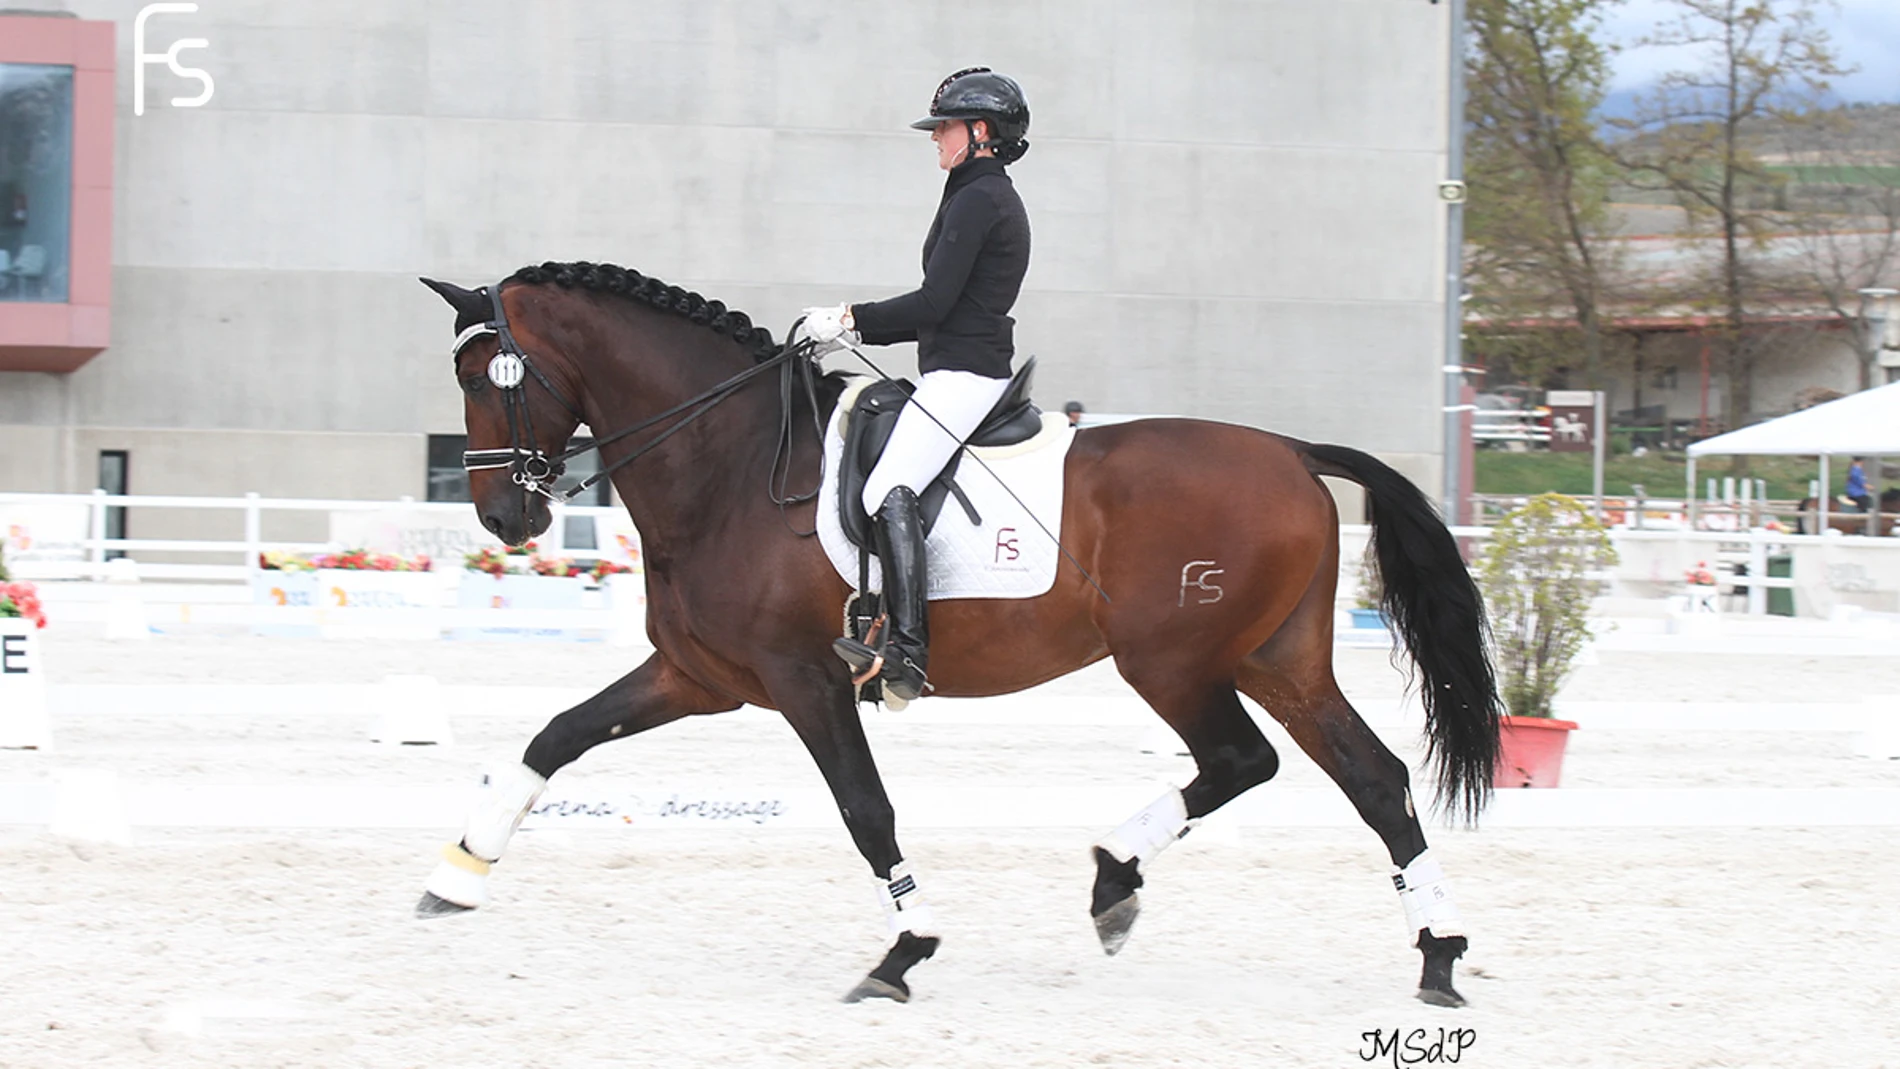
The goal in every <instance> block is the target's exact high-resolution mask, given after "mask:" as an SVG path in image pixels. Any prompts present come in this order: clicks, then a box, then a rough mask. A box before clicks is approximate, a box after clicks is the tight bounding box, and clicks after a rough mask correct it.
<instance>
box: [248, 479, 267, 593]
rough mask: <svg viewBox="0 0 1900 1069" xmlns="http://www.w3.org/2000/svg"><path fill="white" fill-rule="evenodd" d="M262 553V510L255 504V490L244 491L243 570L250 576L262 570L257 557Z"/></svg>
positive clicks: (254, 575) (253, 576)
mask: <svg viewBox="0 0 1900 1069" xmlns="http://www.w3.org/2000/svg"><path fill="white" fill-rule="evenodd" d="M263 553H264V512H263V510H262V509H260V508H258V506H257V491H255V490H247V491H245V492H244V571H245V572H246V573H247V574H248V575H250V576H251V577H252V578H256V576H257V573H258V572H259V571H260V570H262V568H263V565H262V564H260V563H259V562H258V558H259V557H261V556H263Z"/></svg>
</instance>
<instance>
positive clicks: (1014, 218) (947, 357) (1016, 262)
mask: <svg viewBox="0 0 1900 1069" xmlns="http://www.w3.org/2000/svg"><path fill="white" fill-rule="evenodd" d="M1028 271H1029V213H1028V212H1026V211H1024V210H1023V201H1022V198H1021V197H1019V196H1017V195H1016V186H1015V184H1014V183H1013V182H1011V181H1010V180H1009V173H1008V172H1007V171H1006V170H1004V167H1003V163H1002V161H1001V160H998V159H995V158H993V157H989V156H979V157H977V158H975V159H973V160H969V161H968V162H965V163H963V164H960V165H958V166H957V167H955V168H952V169H951V171H950V176H949V178H948V179H946V180H945V181H944V184H943V200H942V202H941V203H940V204H939V205H938V207H937V218H936V219H935V220H934V221H933V222H932V223H931V224H930V234H929V236H928V237H926V238H925V239H924V282H923V285H921V286H919V287H918V288H917V289H915V290H912V291H911V292H909V293H906V294H903V295H901V296H898V297H892V298H890V299H889V300H884V301H873V302H871V303H869V304H858V305H853V306H852V308H851V314H852V317H853V318H854V319H856V321H857V328H858V333H859V334H860V335H862V336H863V338H864V340H865V341H866V342H869V343H870V344H872V345H891V344H894V343H896V342H905V341H915V342H916V343H917V364H918V367H919V368H920V369H921V370H923V371H937V370H953V371H973V372H975V373H977V374H979V375H985V376H988V377H990V378H993V379H1006V378H1008V377H1009V362H1010V358H1011V357H1013V356H1014V355H1015V353H1016V345H1015V338H1014V328H1015V325H1016V321H1015V320H1014V319H1011V318H1010V316H1009V310H1010V308H1011V307H1012V306H1014V305H1015V303H1016V295H1017V294H1018V293H1019V292H1021V290H1022V286H1023V276H1024V275H1025V274H1027V273H1028Z"/></svg>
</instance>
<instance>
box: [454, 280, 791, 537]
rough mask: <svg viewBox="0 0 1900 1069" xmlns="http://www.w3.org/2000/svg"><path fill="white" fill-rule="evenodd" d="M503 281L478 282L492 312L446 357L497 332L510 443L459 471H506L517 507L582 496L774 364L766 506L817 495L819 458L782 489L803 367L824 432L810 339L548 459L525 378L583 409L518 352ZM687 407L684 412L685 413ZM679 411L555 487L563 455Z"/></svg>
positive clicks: (495, 371) (497, 374) (598, 446)
mask: <svg viewBox="0 0 1900 1069" xmlns="http://www.w3.org/2000/svg"><path fill="white" fill-rule="evenodd" d="M501 286H502V284H501V283H496V284H495V285H493V286H483V287H482V289H481V291H480V292H483V293H486V294H487V295H488V301H489V307H490V309H491V310H492V314H491V316H490V317H489V319H488V320H487V321H486V322H483V323H477V324H475V325H474V326H472V327H469V328H468V329H467V330H464V331H463V332H462V333H461V335H460V336H458V337H457V338H456V339H455V348H454V349H453V350H452V351H451V352H450V354H449V355H450V359H452V360H453V359H458V358H460V357H461V355H462V350H463V349H466V348H467V347H468V345H469V343H470V342H472V341H474V340H475V339H477V338H482V337H487V336H489V335H494V336H495V338H496V340H497V343H498V344H499V346H500V351H499V352H497V353H496V354H495V356H494V358H493V359H491V360H489V362H488V381H489V382H491V383H493V384H494V385H495V386H496V388H498V389H499V390H501V398H502V408H503V410H504V411H506V413H507V415H508V448H506V449H469V450H465V451H463V453H462V468H463V470H464V471H487V470H491V469H496V468H506V469H508V471H509V475H510V477H511V478H512V479H513V480H514V483H515V485H516V486H519V487H521V496H522V507H523V508H524V509H525V508H526V507H527V499H528V497H529V496H530V495H533V494H540V495H541V496H542V497H545V498H547V499H548V500H549V501H551V502H554V503H555V504H562V505H564V504H566V503H567V502H569V501H572V500H574V499H575V498H576V497H579V496H580V495H581V494H583V493H585V492H586V491H587V490H588V489H589V488H591V487H592V486H594V484H596V483H598V482H600V481H601V480H602V479H605V478H606V477H607V476H609V475H611V474H613V473H614V472H615V471H617V470H619V469H620V468H623V467H625V466H627V465H628V464H631V463H633V462H634V461H635V460H638V459H639V458H640V457H641V456H642V455H644V454H645V453H647V452H648V451H649V450H651V449H654V448H655V447H657V446H658V445H659V444H660V443H661V442H664V441H666V440H667V439H668V438H671V437H672V436H673V435H675V434H677V433H679V432H680V431H681V430H683V429H685V428H686V426H687V425H689V424H691V423H692V422H693V421H694V420H696V419H698V418H699V417H701V416H703V415H705V414H706V413H707V412H709V411H711V410H712V409H713V407H714V406H716V405H718V404H719V402H721V401H724V400H725V399H726V398H728V397H731V396H732V395H733V394H735V393H737V392H738V390H739V387H741V386H744V385H745V384H746V383H748V382H750V381H752V380H753V379H755V378H758V377H759V376H761V375H763V374H764V373H765V372H767V371H769V370H771V369H773V368H779V369H780V371H781V375H780V384H779V394H780V399H781V401H782V405H781V409H780V410H781V413H782V415H781V417H780V424H779V433H778V443H777V448H776V450H775V451H774V453H773V458H772V470H771V473H770V475H769V477H768V480H767V487H766V490H767V493H768V495H769V496H770V497H771V499H772V503H773V504H775V505H778V506H779V509H780V511H781V512H782V511H783V510H784V509H785V508H786V507H787V506H789V505H795V504H800V503H802V502H805V501H810V500H812V499H813V498H815V497H817V496H818V491H819V487H820V486H822V485H823V467H822V463H823V462H822V460H821V461H820V469H819V470H820V481H819V484H818V485H816V486H813V487H812V489H811V491H810V492H808V493H803V494H790V495H787V494H785V493H784V490H785V481H786V479H789V478H790V475H791V437H792V404H791V401H792V391H793V379H794V377H796V376H797V373H798V371H799V370H800V369H801V367H802V368H803V370H804V371H805V374H804V376H803V378H804V383H805V390H804V392H805V395H806V397H807V399H808V400H809V401H810V404H811V411H812V420H813V425H814V427H816V428H817V429H818V430H819V432H820V437H821V439H822V436H823V430H824V428H823V424H822V422H820V416H819V411H818V396H817V388H816V386H815V384H814V383H813V381H812V368H811V367H810V365H811V363H812V357H811V351H812V349H813V348H814V346H813V344H812V343H811V342H810V341H809V340H807V341H802V342H798V343H796V344H791V343H788V344H786V345H782V346H780V347H779V348H778V351H777V352H775V353H773V354H772V355H771V356H769V357H766V358H765V359H764V360H761V361H759V362H758V363H756V364H754V365H753V366H752V367H749V368H747V369H746V370H744V371H741V372H740V373H738V374H737V375H734V376H732V377H731V378H729V379H726V380H725V381H723V382H721V383H719V384H718V385H716V386H713V387H712V388H710V389H708V390H704V391H702V392H700V393H697V394H695V395H693V396H692V397H689V398H687V399H686V400H684V401H681V402H680V403H679V404H676V405H674V406H673V407H671V408H668V409H667V410H665V411H664V412H660V413H657V414H655V415H653V416H649V417H648V418H646V419H643V420H641V421H640V422H638V423H635V424H633V425H632V426H630V427H624V428H622V429H620V430H618V431H615V432H614V433H612V434H609V435H607V436H606V437H604V438H596V439H594V440H593V441H592V442H590V443H588V444H587V445H582V446H575V447H574V448H571V449H567V450H565V451H563V452H561V453H558V454H556V455H554V456H549V455H548V454H547V453H546V452H545V451H543V450H542V449H541V447H540V444H539V443H538V442H537V441H536V439H535V436H534V420H533V418H532V416H531V415H530V414H529V406H528V396H527V390H526V388H525V387H526V384H527V376H528V375H533V376H534V378H535V381H537V382H539V383H540V384H541V388H542V389H544V390H546V391H547V392H548V393H549V394H550V395H551V396H553V398H554V399H555V400H556V401H559V402H560V403H561V407H563V408H565V409H567V411H568V414H570V415H572V416H573V417H574V418H575V419H576V420H578V421H580V422H581V423H586V422H587V417H586V416H585V415H583V414H582V413H581V410H580V409H579V408H578V407H577V406H575V405H574V404H573V403H572V402H570V401H569V400H568V399H567V398H566V397H565V396H563V395H562V393H561V391H559V390H557V389H555V388H554V383H552V382H550V381H548V377H547V376H546V375H545V374H543V373H542V372H541V369H540V368H538V367H535V366H534V364H533V362H531V361H530V360H529V359H528V354H527V353H526V352H524V351H523V350H522V348H521V345H520V343H519V342H517V341H515V336H514V332H513V331H511V330H509V329H508V314H507V313H506V312H505V311H503V310H502V306H501ZM796 330H797V326H796V324H794V326H793V331H794V332H796ZM689 409H690V411H688V410H689ZM682 412H684V413H686V417H685V418H684V419H681V420H679V421H678V422H676V423H674V424H673V425H672V426H670V427H668V428H667V429H666V430H664V431H662V432H661V433H659V434H658V435H655V436H654V437H652V438H649V439H647V440H646V441H645V442H642V443H641V444H640V445H638V446H636V447H634V448H633V450H632V451H631V452H629V453H628V454H627V455H626V456H624V457H621V458H620V459H618V460H616V461H614V462H613V463H611V464H605V463H603V464H602V465H601V468H600V470H599V471H597V472H595V473H594V474H592V475H590V476H588V477H587V478H586V479H585V480H583V481H582V482H580V483H578V484H577V485H575V486H572V487H569V488H568V489H566V490H557V489H555V487H554V483H555V480H557V479H559V478H560V477H561V476H562V475H563V474H565V473H566V472H567V462H568V461H569V460H571V459H573V458H574V457H577V456H582V455H585V454H587V453H596V452H601V450H602V448H603V447H605V446H609V445H612V444H614V443H615V442H618V441H621V440H622V439H625V438H627V437H629V436H631V435H634V434H638V433H639V432H641V431H643V430H646V429H647V428H649V427H652V426H654V425H655V424H658V423H660V422H662V421H664V420H667V419H670V418H672V417H674V416H677V415H679V414H680V413H682ZM524 438H525V440H526V442H527V445H526V446H525V447H524V446H523V445H522V441H523V439H524ZM601 459H602V460H603V461H604V460H605V459H606V454H605V453H602V454H601ZM794 533H797V534H800V535H801V536H805V535H809V534H811V533H812V532H800V531H795V532H794Z"/></svg>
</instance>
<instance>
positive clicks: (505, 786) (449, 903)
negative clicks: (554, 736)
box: [416, 765, 548, 917]
mask: <svg viewBox="0 0 1900 1069" xmlns="http://www.w3.org/2000/svg"><path fill="white" fill-rule="evenodd" d="M547 787H548V781H547V780H546V779H545V778H543V777H542V776H541V775H540V774H539V773H537V772H535V771H534V770H533V769H531V768H529V767H528V766H527V765H515V766H514V767H512V768H510V769H507V770H505V771H502V772H499V773H495V774H493V775H488V776H484V777H483V778H482V791H481V796H480V797H479V798H478V799H477V800H476V802H475V808H474V809H473V810H471V811H470V813H469V815H468V825H467V827H466V829H465V830H464V831H463V833H462V840H461V841H460V842H456V843H450V844H449V845H447V846H445V847H443V848H442V860H441V861H440V862H439V863H438V864H437V865H436V867H435V871H434V872H431V873H430V874H429V879H428V882H426V883H424V884H423V895H422V901H421V902H419V903H417V904H416V916H418V917H437V916H442V915H444V914H449V913H461V912H464V911H466V910H471V909H479V908H481V907H482V906H485V905H487V904H488V871H489V869H490V868H491V867H492V866H493V865H494V864H495V862H497V861H500V860H501V855H502V853H503V851H505V850H507V849H508V840H509V839H510V838H512V837H513V836H514V834H515V830H516V829H517V828H520V827H521V821H522V819H523V818H524V817H526V816H527V815H528V810H530V809H532V808H534V803H535V801H536V800H538V799H539V798H540V797H541V792H542V791H545V790H547Z"/></svg>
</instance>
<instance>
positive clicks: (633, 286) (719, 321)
mask: <svg viewBox="0 0 1900 1069" xmlns="http://www.w3.org/2000/svg"><path fill="white" fill-rule="evenodd" d="M504 281H505V282H524V283H527V284H529V285H536V286H539V285H545V284H547V283H550V282H551V283H553V284H554V285H556V286H561V287H563V288H566V289H584V290H591V291H593V292H595V293H612V294H617V295H619V296H621V297H626V298H629V299H631V300H635V301H639V302H641V303H643V304H647V305H651V306H652V307H654V308H657V309H659V310H661V311H664V312H672V313H673V314H675V315H680V316H684V317H686V318H687V319H690V320H692V321H693V322H695V323H697V324H699V325H700V326H702V327H710V328H712V330H713V331H714V332H715V333H719V334H724V335H726V336H727V337H729V338H731V339H732V340H733V341H736V342H738V343H739V344H740V345H742V346H744V347H745V348H746V349H747V350H748V351H749V352H751V354H752V359H753V360H764V359H766V358H767V357H769V356H771V355H773V354H774V353H776V352H778V343H776V342H774V341H773V340H772V332H771V331H769V330H767V329H765V328H764V327H757V326H753V325H752V317H751V316H748V315H746V314H745V313H744V312H741V311H739V310H737V309H734V308H727V307H726V305H725V302H723V301H709V300H707V299H706V298H704V297H701V296H700V295H699V294H697V293H694V292H692V291H691V290H685V289H681V288H680V287H678V286H669V285H667V284H666V283H664V282H662V281H660V280H659V279H657V278H651V277H648V276H646V275H642V274H641V273H640V272H638V271H635V270H634V269H633V268H631V267H621V266H620V265H619V264H596V263H588V262H587V261H585V260H579V261H576V262H574V263H567V264H563V263H555V262H553V261H549V262H547V263H544V264H531V265H529V266H527V267H524V268H522V269H521V270H519V271H516V272H515V273H514V274H512V275H509V276H508V277H507V278H506V279H505V280H504Z"/></svg>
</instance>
